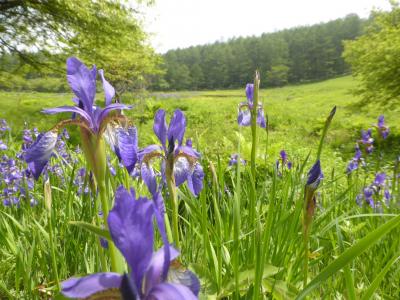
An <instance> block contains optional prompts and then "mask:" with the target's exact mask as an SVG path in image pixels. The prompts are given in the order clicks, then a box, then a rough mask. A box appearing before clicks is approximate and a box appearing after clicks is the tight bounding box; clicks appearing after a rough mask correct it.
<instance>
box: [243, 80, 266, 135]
mask: <svg viewBox="0 0 400 300" xmlns="http://www.w3.org/2000/svg"><path fill="white" fill-rule="evenodd" d="M246 97H247V102H241V103H240V104H239V113H238V118H237V121H238V124H239V125H240V126H250V124H251V111H252V109H253V108H254V104H255V105H257V124H258V125H259V126H260V127H261V128H265V127H266V126H267V125H266V119H265V114H264V109H263V106H262V104H261V103H254V84H252V83H248V84H247V85H246Z"/></svg>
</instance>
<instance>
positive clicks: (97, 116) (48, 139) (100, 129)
mask: <svg viewBox="0 0 400 300" xmlns="http://www.w3.org/2000/svg"><path fill="white" fill-rule="evenodd" d="M96 73H97V70H96V66H93V68H92V69H91V70H89V69H88V68H87V67H86V66H85V65H84V64H83V63H82V62H81V61H79V60H78V59H77V58H75V57H71V58H68V59H67V80H68V83H69V85H70V87H71V89H72V91H73V92H74V94H75V96H76V98H74V99H73V101H74V102H75V103H76V105H77V106H61V107H57V108H51V109H46V110H44V111H43V112H44V113H47V114H57V113H65V112H72V113H75V114H76V115H77V116H79V118H78V119H68V120H64V121H61V122H60V123H58V124H57V125H56V126H55V127H54V128H53V129H51V130H50V131H49V132H46V133H45V134H42V135H40V136H38V138H37V141H36V142H35V144H34V145H32V146H31V147H30V148H29V149H27V151H26V155H25V159H26V160H27V162H28V164H30V166H34V168H33V169H32V172H33V173H34V176H35V178H36V179H37V178H38V177H39V176H40V174H41V172H42V171H43V168H44V166H45V165H46V164H47V161H48V160H49V158H50V155H51V153H52V151H53V149H54V146H55V141H56V140H57V136H58V131H59V129H61V128H63V127H64V126H66V125H77V126H79V127H80V132H81V142H82V146H83V150H84V153H85V156H86V159H87V161H88V163H89V165H90V167H91V169H92V171H93V173H94V175H95V177H96V180H98V181H104V176H105V168H106V167H105V164H106V158H105V150H104V142H103V139H102V135H103V133H104V131H105V130H106V127H107V125H108V124H109V123H110V122H111V121H115V120H118V119H121V118H122V117H121V116H120V115H118V116H110V112H112V111H113V110H121V109H128V108H130V107H129V106H126V105H123V104H119V103H114V104H111V101H112V98H113V97H114V95H115V90H114V88H113V87H112V86H111V85H110V84H109V83H108V82H107V81H106V80H105V78H104V75H103V71H102V70H100V71H99V73H100V76H101V79H102V82H103V90H104V93H105V107H104V108H101V107H99V106H94V100H95V95H96ZM122 119H123V118H122Z"/></svg>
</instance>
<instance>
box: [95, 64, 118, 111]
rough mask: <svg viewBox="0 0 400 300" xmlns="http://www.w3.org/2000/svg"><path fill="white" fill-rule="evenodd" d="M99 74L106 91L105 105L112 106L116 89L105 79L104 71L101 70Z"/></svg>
mask: <svg viewBox="0 0 400 300" xmlns="http://www.w3.org/2000/svg"><path fill="white" fill-rule="evenodd" d="M99 74H100V77H101V81H102V82H103V90H104V97H105V104H106V106H108V105H110V104H111V101H112V99H113V98H114V96H115V89H114V87H113V86H112V85H111V84H110V83H109V82H108V81H107V80H106V79H105V78H104V71H103V70H99Z"/></svg>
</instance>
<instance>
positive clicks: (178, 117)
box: [168, 109, 186, 147]
mask: <svg viewBox="0 0 400 300" xmlns="http://www.w3.org/2000/svg"><path fill="white" fill-rule="evenodd" d="M185 130H186V118H185V115H184V114H183V112H182V111H181V110H180V109H177V110H175V112H174V115H173V116H172V119H171V121H170V123H169V127H168V142H169V143H172V144H174V145H175V141H178V145H179V146H181V145H182V141H183V136H184V135H185ZM170 147H171V145H170Z"/></svg>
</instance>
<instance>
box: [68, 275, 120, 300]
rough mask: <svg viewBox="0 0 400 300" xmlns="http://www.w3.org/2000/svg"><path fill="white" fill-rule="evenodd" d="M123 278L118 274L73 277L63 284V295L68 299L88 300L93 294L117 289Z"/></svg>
mask: <svg viewBox="0 0 400 300" xmlns="http://www.w3.org/2000/svg"><path fill="white" fill-rule="evenodd" d="M121 279H122V276H121V275H120V274H118V273H111V272H110V273H96V274H92V275H89V276H86V277H82V278H75V277H72V278H70V279H68V280H65V281H63V282H62V283H61V288H62V291H61V293H62V294H63V295H64V296H65V297H68V298H78V299H81V298H87V297H90V296H91V295H93V294H96V293H99V292H102V291H105V290H108V289H117V288H119V286H120V284H121Z"/></svg>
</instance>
